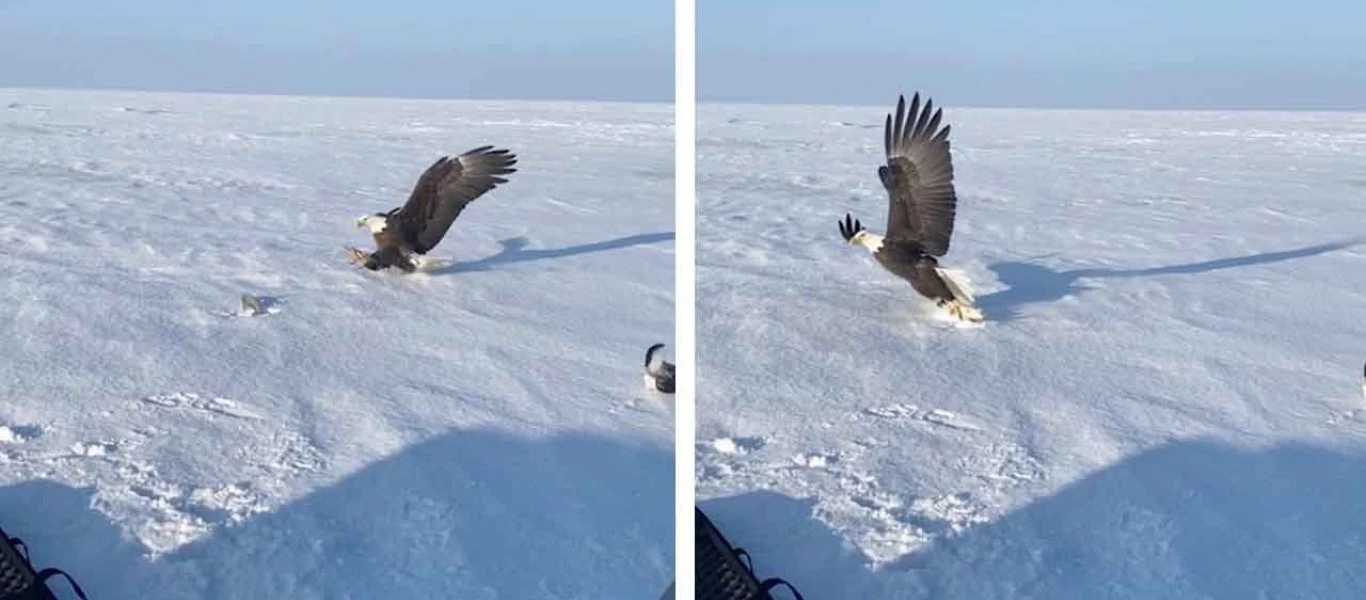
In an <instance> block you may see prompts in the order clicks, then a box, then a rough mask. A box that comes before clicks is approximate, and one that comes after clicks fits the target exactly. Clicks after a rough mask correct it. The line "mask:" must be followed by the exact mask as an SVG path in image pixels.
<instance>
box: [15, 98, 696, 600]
mask: <svg viewBox="0 0 1366 600" xmlns="http://www.w3.org/2000/svg"><path fill="white" fill-rule="evenodd" d="M671 115H672V107H669V106H666V105H629V104H582V103H581V104H568V103H564V104H557V103H531V102H436V101H400V100H362V99H303V98H286V97H245V96H241V97H237V96H214V95H161V94H139V93H110V92H75V91H69V92H55V91H27V90H0V217H2V218H0V247H2V248H3V250H0V273H3V279H0V307H3V308H0V332H3V345H2V346H0V525H3V527H5V528H6V529H8V530H9V531H10V532H11V533H13V534H15V535H19V536H22V537H24V538H26V539H27V540H28V541H29V544H30V546H31V548H32V550H33V554H34V558H35V560H36V562H37V563H38V564H39V565H43V566H46V565H51V566H60V567H64V568H66V569H67V570H69V571H71V573H72V574H73V575H74V576H76V578H77V579H78V580H79V581H80V582H81V583H82V584H83V585H84V586H85V588H86V590H87V591H89V592H90V593H91V597H92V598H142V599H220V598H221V599H226V598H243V599H245V598H251V599H259V598H293V599H309V598H319V599H321V598H328V599H336V598H355V599H375V598H463V599H485V600H492V599H523V598H547V599H583V600H586V599H590V598H591V599H599V598H651V597H656V596H657V595H658V594H659V592H660V591H661V590H662V589H663V588H664V587H665V585H667V583H668V582H669V581H670V580H672V579H673V576H672V571H673V562H672V561H673V535H672V526H673V525H672V522H673V519H672V515H673V500H672V498H673V489H672V481H673V476H672V464H673V461H672V444H673V442H672V440H673V436H672V420H673V414H672V411H673V407H672V403H671V401H670V400H669V399H668V397H664V396H659V395H654V394H650V393H646V392H645V391H644V389H643V384H642V382H641V369H642V360H643V355H644V351H645V348H646V347H647V346H649V345H650V344H652V343H654V342H665V343H668V344H670V346H671V347H672V343H673V301H672V296H673V293H672V288H673V256H674V252H673V248H674V245H673V198H672V190H673V175H672V165H673V156H672V148H673V146H672V143H673V142H672V116H671ZM483 144H496V145H499V146H502V147H507V148H510V149H512V150H513V151H514V152H515V153H516V154H517V155H518V156H519V158H520V164H519V165H518V168H519V169H520V170H519V172H517V173H515V174H513V175H511V176H510V182H509V183H508V184H506V185H504V186H501V187H499V188H498V189H496V190H494V191H493V192H491V193H489V194H488V195H486V196H484V197H482V198H480V199H479V200H477V201H476V202H475V203H474V204H473V205H471V206H470V208H469V209H468V210H466V211H465V212H464V214H463V215H461V217H460V219H459V220H458V221H457V222H456V224H455V226H454V227H453V228H452V230H451V233H450V234H449V235H448V236H447V237H446V239H445V241H444V242H443V243H442V245H440V246H439V247H437V249H436V250H435V251H434V252H433V253H432V254H431V255H429V256H432V257H435V258H437V259H442V260H445V261H448V262H447V263H446V264H445V265H444V266H438V267H437V268H435V269H434V270H432V271H430V272H426V273H420V274H416V275H413V276H406V277H405V276H403V275H401V274H398V273H372V272H369V271H365V270H363V269H358V268H356V267H353V266H351V265H350V264H348V263H347V262H346V259H345V254H344V252H343V249H342V248H343V246H345V245H356V246H360V247H362V248H373V244H372V241H371V240H370V238H369V234H368V233H366V232H365V231H363V230H359V229H356V228H355V225H354V224H355V220H356V218H357V217H359V216H362V215H366V214H373V213H375V212H381V211H385V210H388V209H390V208H392V207H394V206H398V205H400V204H402V203H403V202H404V201H405V200H406V199H407V196H408V193H409V191H410V190H411V188H412V185H413V183H414V181H415V180H416V178H417V176H418V175H419V174H420V173H421V172H422V171H423V169H425V168H426V167H427V166H428V165H429V164H431V162H432V161H433V160H435V159H436V158H437V157H439V156H441V155H442V154H452V153H459V152H463V151H465V150H468V149H470V148H473V147H475V146H479V145H483ZM242 293H252V294H257V295H260V296H264V297H266V298H267V299H268V302H269V303H270V304H271V306H272V308H273V309H274V312H273V313H272V314H268V315H265V316H258V317H252V318H231V317H228V316H226V313H228V312H231V311H234V310H236V309H237V307H238V298H239V295H240V294H242Z"/></svg>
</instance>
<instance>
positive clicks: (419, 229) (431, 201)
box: [393, 146, 517, 254]
mask: <svg viewBox="0 0 1366 600" xmlns="http://www.w3.org/2000/svg"><path fill="white" fill-rule="evenodd" d="M515 164H517V156H516V155H515V154H512V153H511V152H510V151H508V150H494V149H493V146H483V147H480V148H475V149H473V150H470V151H469V152H466V153H464V154H461V155H460V156H457V157H455V158H451V157H449V156H443V157H441V158H440V159H438V160H437V161H436V162H435V163H432V166H430V167H428V168H427V170H426V171H424V172H423V173H422V176H421V177H419V178H418V180H417V185H416V186H414V187H413V193H412V195H411V196H409V197H408V202H407V203H406V204H404V205H403V206H402V207H401V208H399V209H397V210H396V211H395V212H394V214H393V216H394V217H396V218H397V220H398V222H399V224H400V229H401V231H402V236H403V241H404V242H405V243H406V244H408V246H409V247H411V248H412V249H413V251H414V252H417V253H418V254H426V253H427V252H428V251H430V250H431V249H432V248H435V247H436V245H437V244H438V243H440V242H441V238H443V237H445V236H446V231H447V230H449V229H450V228H451V223H454V222H455V219H456V217H459V216H460V212H461V211H463V210H465V207H466V206H468V205H469V203H470V202H473V201H474V200H475V199H476V198H478V197H480V196H482V195H484V193H485V192H488V191H489V190H491V189H493V188H494V187H496V186H497V185H498V184H500V183H507V179H504V178H503V177H500V175H507V174H509V173H515V172H517V169H514V168H512V166H513V165H515Z"/></svg>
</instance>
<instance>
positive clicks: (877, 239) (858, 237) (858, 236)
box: [849, 229, 884, 253]
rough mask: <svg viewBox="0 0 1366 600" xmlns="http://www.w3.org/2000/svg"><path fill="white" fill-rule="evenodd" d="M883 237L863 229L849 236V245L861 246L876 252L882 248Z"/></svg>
mask: <svg viewBox="0 0 1366 600" xmlns="http://www.w3.org/2000/svg"><path fill="white" fill-rule="evenodd" d="M883 239H884V238H883V237H882V236H880V235H878V234H876V233H873V232H871V231H868V230H867V229H864V230H863V231H860V232H858V233H855V234H854V235H853V237H850V238H849V245H851V246H863V247H864V248H867V249H868V252H872V253H876V252H877V251H878V250H881V249H882V240H883Z"/></svg>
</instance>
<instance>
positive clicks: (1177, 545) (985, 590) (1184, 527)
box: [701, 440, 1366, 600]
mask: <svg viewBox="0 0 1366 600" xmlns="http://www.w3.org/2000/svg"><path fill="white" fill-rule="evenodd" d="M1363 469H1366V457H1363V456H1353V455H1348V454H1344V453H1340V452H1337V451H1334V450H1328V449H1323V448H1317V447H1311V446H1306V445H1299V444H1289V445H1283V446H1279V447H1274V448H1271V449H1266V450H1261V451H1247V450H1243V449H1239V448H1234V447H1231V446H1227V445H1224V444H1221V443H1217V442H1212V441H1203V440H1193V441H1181V442H1173V443H1169V444H1167V445H1164V446H1160V447H1157V448H1154V449H1151V450H1147V451H1144V452H1141V453H1139V454H1136V455H1134V456H1131V457H1129V458H1126V459H1124V460H1122V461H1120V462H1119V463H1116V464H1114V465H1111V466H1109V467H1107V468H1105V469H1102V470H1100V471H1098V472H1095V473H1093V474H1091V475H1088V476H1085V477H1083V478H1082V479H1080V480H1078V481H1076V482H1074V483H1072V484H1070V485H1068V486H1066V487H1064V488H1063V489H1061V490H1060V491H1058V492H1056V493H1054V494H1053V495H1051V496H1047V497H1044V498H1040V499H1037V500H1035V501H1033V502H1032V503H1030V504H1027V505H1025V506H1023V507H1021V508H1018V509H1016V510H1015V511H1013V512H1010V513H1007V514H1005V515H1003V516H1001V517H999V518H997V519H995V520H993V521H992V522H989V523H984V524H981V525H977V526H973V527H972V528H970V529H967V530H966V531H963V532H960V533H958V534H949V535H941V536H939V537H938V538H937V539H936V540H935V541H932V542H930V543H928V544H927V545H926V546H924V547H921V548H919V549H917V550H914V551H912V552H911V553H909V554H907V555H904V556H902V557H900V558H897V559H894V560H892V561H891V562H890V563H886V564H884V565H882V566H880V567H877V568H874V567H872V566H870V564H871V563H870V561H869V559H868V557H867V556H866V555H864V554H863V553H862V552H861V551H860V550H858V549H857V548H855V547H851V546H850V545H849V544H848V543H847V542H845V541H844V540H843V539H842V538H841V536H839V535H838V534H836V533H835V532H834V531H832V530H831V529H830V527H829V526H827V525H825V524H824V523H822V522H820V521H817V520H815V519H814V518H812V515H813V502H811V501H809V500H799V499H796V498H791V497H788V496H785V495H782V494H778V493H774V492H769V491H764V492H755V493H747V494H743V495H738V496H731V497H725V498H719V499H713V500H708V501H704V502H702V503H701V506H702V510H704V511H706V512H707V514H708V516H710V517H711V518H712V520H713V521H715V522H716V524H717V526H718V527H720V528H721V530H722V533H723V534H725V535H726V537H727V539H728V540H729V541H730V542H731V543H732V544H734V545H736V546H738V547H743V548H744V549H745V550H747V551H748V552H749V553H750V554H751V556H752V557H753V559H754V565H755V569H756V571H757V572H758V574H759V575H760V576H761V577H783V578H785V579H788V580H790V581H792V583H793V584H794V585H796V586H797V588H798V589H799V590H801V591H802V594H803V595H805V596H806V597H808V598H879V599H882V600H900V599H906V600H910V599H916V600H920V599H924V598H935V599H936V600H982V599H986V598H1001V599H1005V598H1017V597H1025V598H1051V599H1055V600H1074V599H1075V600H1092V599H1094V598H1108V599H1116V600H1150V599H1152V598H1164V599H1168V600H1209V599H1217V600H1224V599H1227V600H1243V599H1246V598H1315V599H1317V600H1353V599H1355V598H1359V597H1360V596H1361V592H1362V590H1366V569H1364V568H1362V554H1361V552H1362V548H1364V547H1366V477H1363V476H1362V473H1364V472H1366V471H1364V470H1363ZM907 512H909V511H907V510H902V511H896V510H893V511H892V515H891V516H892V518H894V519H897V520H899V521H901V522H903V523H906V524H908V525H916V526H919V521H920V520H922V519H921V518H918V517H917V516H916V515H909V514H902V513H907Z"/></svg>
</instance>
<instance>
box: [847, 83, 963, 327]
mask: <svg viewBox="0 0 1366 600" xmlns="http://www.w3.org/2000/svg"><path fill="white" fill-rule="evenodd" d="M942 118H943V109H942V108H941V109H935V108H934V101H933V100H929V99H926V101H925V105H924V106H923V107H922V106H921V104H920V94H919V93H916V94H915V96H914V97H913V98H912V99H911V105H910V107H909V108H908V107H907V106H906V97H905V96H902V97H901V98H900V99H899V100H898V101H897V104H896V115H895V118H894V117H893V115H891V114H888V115H887V122H886V124H885V125H884V126H883V134H882V135H883V150H884V152H885V154H886V157H887V164H886V165H884V166H880V167H878V170H877V175H878V178H879V179H881V180H882V187H883V188H885V189H886V190H887V232H886V234H885V235H878V234H875V233H873V232H871V231H868V230H866V229H864V228H863V224H862V223H861V222H859V221H857V220H855V219H854V218H853V217H852V216H851V215H849V214H847V213H846V214H845V215H844V220H843V221H841V222H840V223H839V226H840V235H842V236H843V237H844V240H845V241H846V242H848V243H849V244H851V245H856V246H863V247H864V248H867V249H868V251H869V252H871V253H872V254H873V258H875V259H877V262H878V263H879V264H881V265H882V266H883V268H885V269H887V270H888V271H891V272H892V273H893V274H894V275H896V276H898V277H900V278H902V279H905V280H906V281H908V282H910V284H911V287H912V288H914V289H915V291H916V292H917V293H919V294H920V295H922V296H924V297H926V298H929V299H931V300H933V301H934V302H935V303H936V304H937V305H939V306H940V307H944V308H947V309H948V311H949V313H950V314H951V315H953V316H954V317H956V318H958V319H959V320H962V321H971V322H980V321H982V320H983V318H984V317H983V315H982V312H981V311H980V310H978V309H977V308H975V307H974V306H973V305H972V303H973V298H972V293H971V291H970V290H969V288H968V286H967V283H966V280H964V279H962V278H961V277H958V276H955V275H954V274H952V273H950V272H949V271H947V270H945V269H942V268H940V266H939V260H938V259H939V258H940V257H942V256H944V255H945V254H947V253H948V251H949V240H950V238H952V237H953V220H954V216H955V214H956V212H957V208H958V198H957V196H956V195H955V193H954V190H953V160H952V157H951V156H950V155H949V126H948V125H944V127H943V128H942V129H940V127H939V125H940V121H941V120H942Z"/></svg>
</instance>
